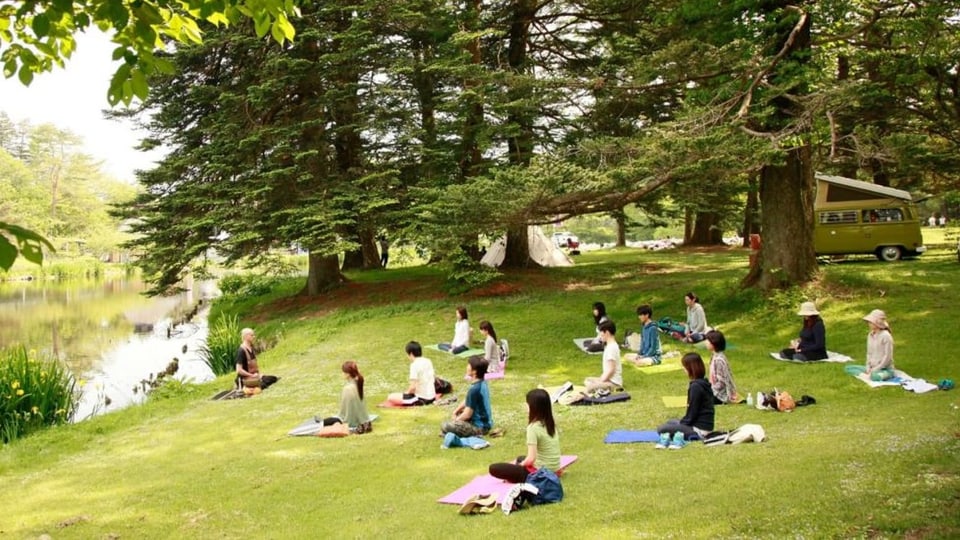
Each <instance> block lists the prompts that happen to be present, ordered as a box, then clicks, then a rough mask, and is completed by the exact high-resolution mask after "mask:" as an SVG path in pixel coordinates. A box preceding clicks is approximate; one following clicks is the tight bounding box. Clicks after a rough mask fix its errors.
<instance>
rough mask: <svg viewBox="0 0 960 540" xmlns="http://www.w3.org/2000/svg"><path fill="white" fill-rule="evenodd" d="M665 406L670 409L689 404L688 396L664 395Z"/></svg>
mask: <svg viewBox="0 0 960 540" xmlns="http://www.w3.org/2000/svg"><path fill="white" fill-rule="evenodd" d="M660 399H662V400H663V406H664V407H667V408H670V409H680V408H683V407H686V406H687V396H663V397H662V398H660Z"/></svg>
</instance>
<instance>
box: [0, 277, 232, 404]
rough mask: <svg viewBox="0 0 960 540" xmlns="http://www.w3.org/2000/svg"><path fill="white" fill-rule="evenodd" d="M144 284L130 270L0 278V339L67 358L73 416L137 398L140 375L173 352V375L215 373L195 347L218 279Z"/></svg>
mask: <svg viewBox="0 0 960 540" xmlns="http://www.w3.org/2000/svg"><path fill="white" fill-rule="evenodd" d="M144 290H146V286H145V285H144V283H143V282H141V281H140V280H138V279H131V278H114V279H104V280H97V281H92V280H70V281H64V282H57V281H19V282H0V347H9V346H13V345H17V344H20V345H23V346H24V347H26V348H27V349H28V350H31V349H33V350H36V351H37V352H38V353H41V354H47V355H49V356H51V357H55V358H58V359H60V360H62V361H63V362H65V363H66V365H67V366H69V367H70V369H71V370H72V371H73V373H74V376H75V377H76V378H77V380H78V382H80V383H82V384H81V385H80V387H81V389H82V391H83V396H82V398H81V401H80V407H79V409H78V411H77V414H76V416H75V420H83V419H85V418H89V417H90V416H92V415H94V414H100V413H104V412H108V411H112V410H116V409H119V408H122V407H126V406H128V405H130V404H133V403H140V402H142V401H143V400H144V398H145V396H144V392H143V388H144V386H146V385H145V384H144V381H149V380H150V379H151V377H156V375H157V374H158V373H161V372H163V371H164V370H165V369H167V368H168V366H170V364H171V362H172V361H173V360H174V358H176V359H177V371H176V373H175V374H174V377H175V378H176V379H179V380H182V381H191V380H192V381H195V382H202V381H206V380H209V379H212V378H213V373H212V372H211V371H210V369H209V368H208V367H207V365H206V364H205V363H204V362H203V361H202V359H201V357H200V354H199V349H200V347H201V346H202V345H203V344H204V340H205V339H206V335H207V327H206V312H207V306H208V304H209V302H208V301H209V299H211V298H213V297H214V296H216V295H217V294H218V291H217V289H216V285H215V283H214V282H208V281H204V282H196V283H189V284H188V286H187V287H186V291H184V292H182V293H180V294H178V295H174V296H168V297H153V298H150V297H147V296H144V295H143V294H142V293H143V291H144ZM194 310H196V314H195V316H194V317H192V318H191V319H190V320H189V322H185V321H184V319H185V318H186V317H187V316H188V315H190V312H192V311H194Z"/></svg>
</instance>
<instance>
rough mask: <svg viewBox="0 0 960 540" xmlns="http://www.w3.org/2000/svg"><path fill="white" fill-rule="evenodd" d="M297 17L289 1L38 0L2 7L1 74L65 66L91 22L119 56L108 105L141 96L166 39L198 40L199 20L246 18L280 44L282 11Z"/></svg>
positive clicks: (160, 65) (161, 66)
mask: <svg viewBox="0 0 960 540" xmlns="http://www.w3.org/2000/svg"><path fill="white" fill-rule="evenodd" d="M295 14H297V8H296V6H295V4H294V3H293V2H292V1H291V0H225V1H222V2H207V1H204V0H186V1H172V0H138V1H137V2H133V3H123V2H112V1H110V0H92V1H76V0H36V1H31V2H15V3H6V4H3V5H0V45H2V47H0V62H3V74H4V77H7V78H10V77H13V76H14V75H17V76H18V77H19V79H20V82H22V83H23V84H24V85H29V84H30V83H31V82H32V81H33V77H34V75H36V74H38V73H41V72H44V71H50V70H51V69H53V67H54V66H61V67H62V66H63V65H64V63H65V62H66V61H67V60H68V59H69V58H70V56H71V55H72V54H73V51H74V49H75V47H76V41H75V40H74V38H73V36H74V34H76V33H77V32H84V31H86V30H87V29H88V28H90V27H91V26H97V27H98V28H100V29H101V30H106V29H109V30H112V31H113V32H114V35H113V41H114V43H116V44H117V48H116V49H114V51H113V60H114V61H117V60H121V59H122V60H123V62H122V63H121V64H120V66H119V67H118V68H117V71H116V73H115V74H114V76H113V78H112V79H111V81H110V89H109V90H108V92H107V99H108V101H109V102H110V103H111V104H117V103H120V102H124V103H127V104H130V102H131V101H132V100H133V98H134V97H136V98H139V99H141V100H143V99H146V97H147V93H148V89H149V86H148V83H147V77H148V76H150V75H152V74H154V73H155V72H156V71H157V70H160V71H163V72H169V70H170V69H171V68H172V66H171V65H170V64H169V63H168V62H166V61H165V60H164V59H163V58H162V57H159V56H158V55H157V54H156V51H157V50H162V49H163V48H164V46H165V43H166V42H168V41H174V42H178V43H200V42H201V41H202V32H201V30H200V23H201V22H202V21H204V22H207V23H211V24H214V25H227V24H231V23H236V22H238V21H240V20H245V19H249V20H252V21H253V22H254V27H255V29H256V32H257V35H258V36H259V37H263V36H265V35H267V33H269V34H270V35H271V37H273V39H274V40H275V41H277V42H278V43H280V44H283V43H285V42H287V41H289V40H290V39H293V36H294V29H293V25H292V24H291V23H290V20H289V19H288V16H290V15H295Z"/></svg>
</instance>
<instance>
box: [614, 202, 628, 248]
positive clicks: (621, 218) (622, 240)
mask: <svg viewBox="0 0 960 540" xmlns="http://www.w3.org/2000/svg"><path fill="white" fill-rule="evenodd" d="M613 218H614V219H615V220H617V247H627V213H626V212H624V211H623V208H621V209H619V210H617V211H616V212H614V213H613Z"/></svg>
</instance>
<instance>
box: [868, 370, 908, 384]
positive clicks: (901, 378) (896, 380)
mask: <svg viewBox="0 0 960 540" xmlns="http://www.w3.org/2000/svg"><path fill="white" fill-rule="evenodd" d="M893 374H894V377H893V378H892V379H887V380H885V381H874V380H871V379H870V376H869V375H867V374H866V373H861V374H859V375H856V378H857V379H859V380H861V381H863V382H864V383H866V384H867V385H868V386H870V387H871V388H877V387H880V386H901V385H903V383H906V382H909V381H912V380H913V377H911V376H909V375H907V374H906V373H905V372H903V371H900V370H899V369H895V370H893Z"/></svg>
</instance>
